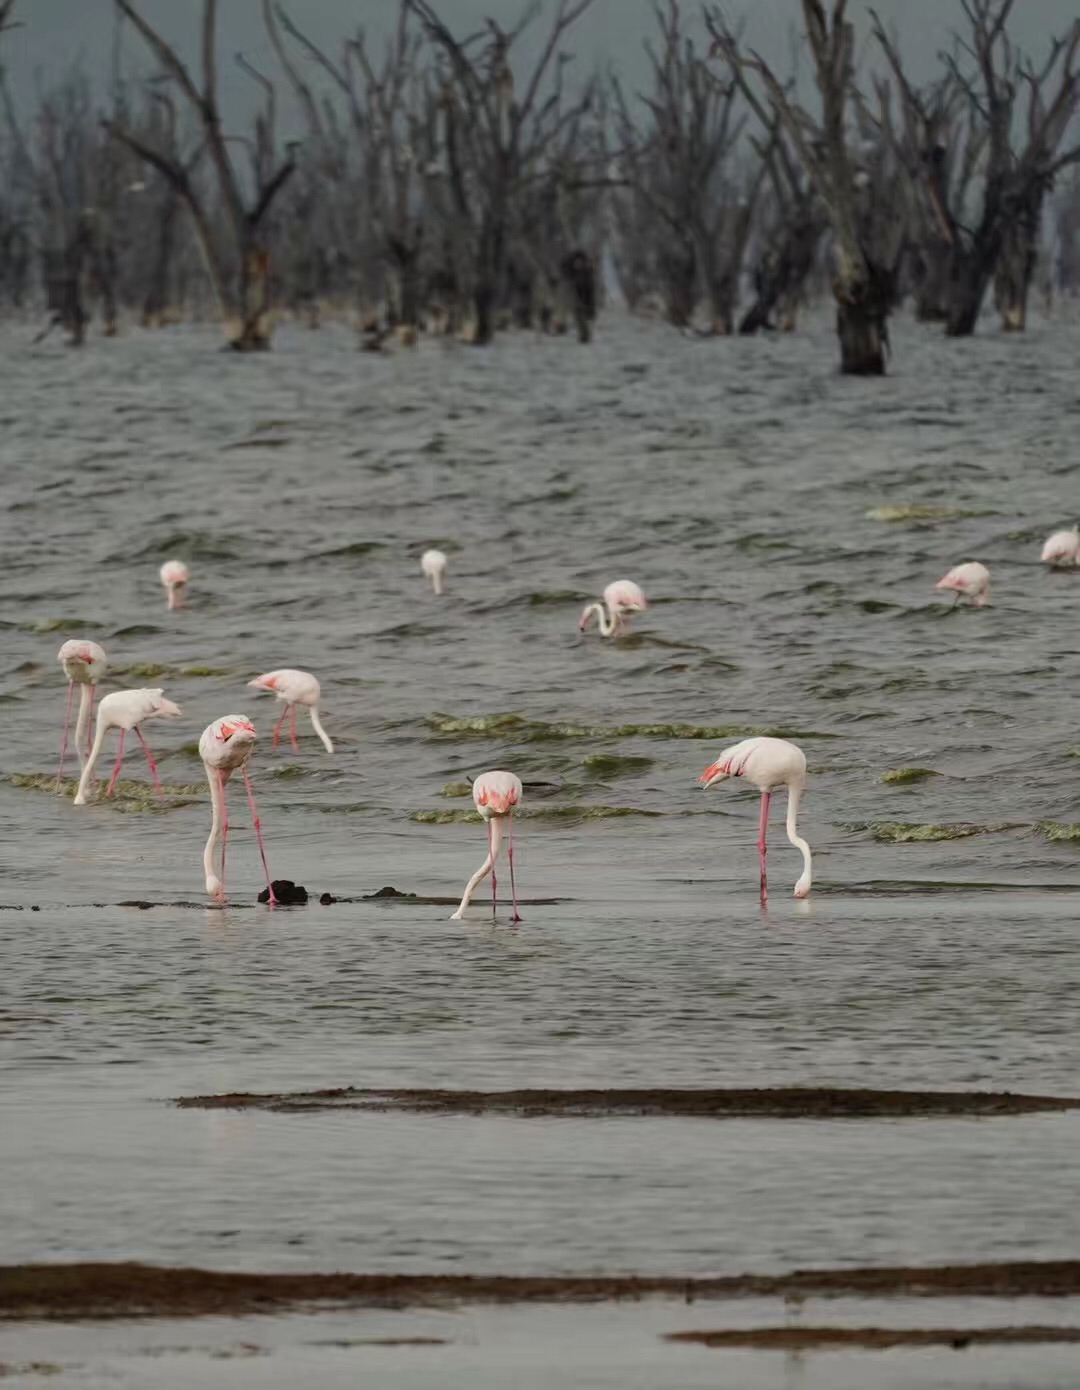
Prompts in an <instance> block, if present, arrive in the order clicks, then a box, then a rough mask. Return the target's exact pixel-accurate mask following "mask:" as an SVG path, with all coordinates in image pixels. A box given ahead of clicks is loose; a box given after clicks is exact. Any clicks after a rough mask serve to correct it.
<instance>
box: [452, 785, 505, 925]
mask: <svg viewBox="0 0 1080 1390" xmlns="http://www.w3.org/2000/svg"><path fill="white" fill-rule="evenodd" d="M472 794H473V801H474V803H475V805H476V809H477V810H478V811H479V812H480V815H481V816H482V817H483V819H484V823H485V825H486V826H487V836H488V852H487V858H486V859H485V860H484V862H483V863H482V864H481V865H480V867H479V868H478V869H477V871H476V873H474V874H473V876H472V878H470V879H469V881H468V883H467V884H466V885H465V892H464V893H463V894H462V898H461V902H460V903H459V904H458V910H457V911H456V912H454V913H451V915H450V920H451V922H460V921H461V919H462V916H463V915H464V913H465V909H466V908H467V907H468V906H469V899H470V898H471V897H472V895H473V893H474V891H475V889H476V885H477V884H478V883H480V882H481V880H482V879H484V878H486V876H487V875H488V874H490V875H491V920H492V921H494V920H495V894H496V882H495V861H496V859H498V857H499V849H500V847H501V845H502V832H503V822H504V821H505V822H506V827H507V857H508V858H509V860H510V898H511V901H512V903H513V908H514V915H513V917H511V919H510V920H511V921H512V922H520V921H521V918H520V917H519V915H518V910H517V887H516V885H515V883H514V807H515V806H519V805H520V804H521V782H520V781H519V780H518V778H517V777H515V776H514V774H513V773H512V772H485V773H482V774H481V775H480V776H479V777H478V778H477V779H476V781H475V782H474V783H473V789H472Z"/></svg>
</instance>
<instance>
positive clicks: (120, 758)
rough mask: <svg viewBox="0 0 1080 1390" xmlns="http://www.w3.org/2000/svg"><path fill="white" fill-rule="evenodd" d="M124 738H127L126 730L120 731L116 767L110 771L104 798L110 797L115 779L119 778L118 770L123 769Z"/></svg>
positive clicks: (114, 785)
mask: <svg viewBox="0 0 1080 1390" xmlns="http://www.w3.org/2000/svg"><path fill="white" fill-rule="evenodd" d="M126 737H127V730H126V729H121V730H120V747H119V748H118V749H117V750H116V766H115V767H114V768H113V770H112V776H111V777H110V778H109V785H108V786H107V787H106V788H105V795H106V796H112V794H113V790H114V788H115V787H116V779H117V778H118V777H119V776H120V769H121V768H122V767H123V765H124V739H125V738H126Z"/></svg>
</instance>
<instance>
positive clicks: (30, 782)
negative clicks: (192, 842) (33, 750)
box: [6, 772, 206, 812]
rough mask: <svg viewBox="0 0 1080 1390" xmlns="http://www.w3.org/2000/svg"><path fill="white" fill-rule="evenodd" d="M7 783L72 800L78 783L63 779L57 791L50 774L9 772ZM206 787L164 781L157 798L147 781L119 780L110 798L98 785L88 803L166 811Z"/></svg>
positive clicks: (184, 801) (185, 802)
mask: <svg viewBox="0 0 1080 1390" xmlns="http://www.w3.org/2000/svg"><path fill="white" fill-rule="evenodd" d="M6 780H7V781H8V782H9V783H10V784H11V785H12V786H13V787H18V788H20V789H21V790H26V791H35V792H49V793H51V794H54V795H63V796H65V797H73V796H74V795H75V792H76V790H77V789H78V786H79V783H78V781H77V779H76V778H74V777H64V778H62V779H61V781H60V791H59V793H57V790H56V774H55V773H51V772H9V773H8V774H7V777H6ZM205 790H206V788H205V787H204V786H203V784H202V783H201V782H199V783H195V782H174V783H169V782H165V783H163V784H162V788H161V793H160V795H159V794H158V792H157V791H156V790H155V788H154V787H153V785H152V784H151V783H149V782H135V781H132V780H129V779H128V778H126V777H122V778H121V779H120V781H119V782H117V784H116V787H115V788H114V790H113V794H112V796H111V797H106V796H105V795H104V787H103V786H101V785H100V784H99V787H98V789H97V792H98V793H99V794H97V795H95V796H94V797H93V799H92V800H91V802H90V803H89V804H91V805H94V804H100V805H103V806H111V807H113V809H114V810H117V811H123V812H132V811H169V810H172V809H173V808H174V807H176V806H183V805H186V804H187V803H188V802H189V801H190V800H191V799H192V797H197V796H202V794H203V793H204V792H205Z"/></svg>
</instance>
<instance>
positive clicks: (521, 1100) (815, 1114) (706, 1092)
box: [176, 1086, 1080, 1120]
mask: <svg viewBox="0 0 1080 1390" xmlns="http://www.w3.org/2000/svg"><path fill="white" fill-rule="evenodd" d="M176 1104H177V1105H178V1106H179V1107H180V1108H181V1109H198V1110H270V1111H275V1112H278V1113H288V1114H295V1113H300V1112H304V1113H307V1112H312V1111H325V1110H365V1111H370V1110H408V1111H414V1112H419V1113H435V1114H443V1115H477V1114H507V1115H518V1116H528V1117H541V1116H543V1117H550V1116H573V1117H575V1118H598V1117H607V1116H612V1115H636V1116H643V1115H644V1116H652V1117H656V1116H678V1117H683V1118H685V1117H696V1118H700V1119H743V1118H746V1117H747V1116H768V1117H769V1118H770V1119H795V1120H805V1119H830V1120H835V1119H845V1120H846V1119H901V1118H903V1119H932V1118H935V1117H941V1116H947V1117H953V1116H957V1115H966V1116H996V1115H1027V1114H1033V1113H1037V1112H1039V1111H1046V1110H1076V1109H1080V1097H1071V1096H1036V1095H1022V1094H1019V1093H1015V1092H1011V1091H877V1090H869V1089H862V1090H852V1089H842V1088H830V1087H824V1088H818V1087H810V1086H781V1087H772V1088H769V1087H763V1088H752V1089H751V1088H748V1089H731V1088H719V1089H710V1088H690V1087H687V1088H674V1089H670V1090H669V1089H663V1088H659V1087H656V1088H640V1089H624V1090H532V1089H524V1090H517V1091H459V1090H435V1089H431V1090H426V1089H393V1090H369V1089H366V1088H363V1089H362V1088H356V1087H352V1086H346V1087H339V1088H337V1089H333V1090H323V1091H299V1092H282V1093H280V1094H276V1095H275V1094H260V1093H253V1092H236V1093H233V1094H229V1095H217V1096H184V1097H181V1098H180V1099H179V1100H177V1102H176Z"/></svg>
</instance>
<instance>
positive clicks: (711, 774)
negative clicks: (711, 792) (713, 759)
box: [698, 763, 731, 787]
mask: <svg viewBox="0 0 1080 1390" xmlns="http://www.w3.org/2000/svg"><path fill="white" fill-rule="evenodd" d="M730 776H731V773H730V772H728V771H726V770H725V768H723V767H722V766H721V764H720V763H712V764H711V765H710V766H709V767H707V768H706V769H705V771H704V772H703V773H702V774H701V776H700V777H699V778H698V781H699V782H700V783H701V785H702V787H711V786H712V784H713V783H714V782H722V781H723V780H724V778H725V777H730Z"/></svg>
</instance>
